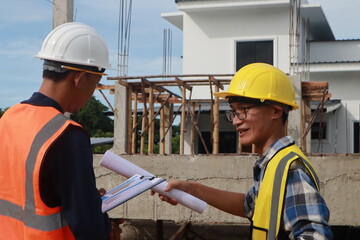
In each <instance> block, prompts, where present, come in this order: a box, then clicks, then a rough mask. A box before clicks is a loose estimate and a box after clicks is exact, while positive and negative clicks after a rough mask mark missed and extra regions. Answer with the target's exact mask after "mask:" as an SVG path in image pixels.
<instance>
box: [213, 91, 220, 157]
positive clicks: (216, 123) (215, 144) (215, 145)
mask: <svg viewBox="0 0 360 240" xmlns="http://www.w3.org/2000/svg"><path fill="white" fill-rule="evenodd" d="M215 91H216V92H219V87H218V86H217V85H215ZM212 112H213V115H214V116H213V120H214V130H213V149H212V153H213V154H217V153H219V97H215V98H214V105H213V111H212Z"/></svg>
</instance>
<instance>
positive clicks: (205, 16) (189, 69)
mask: <svg viewBox="0 0 360 240" xmlns="http://www.w3.org/2000/svg"><path fill="white" fill-rule="evenodd" d="M287 10H288V9H287V8H266V9H246V10H242V9H235V10H224V11H209V12H191V13H185V14H184V27H183V32H184V38H183V44H184V47H183V49H184V52H183V53H184V55H183V57H184V64H183V73H184V74H195V73H207V74H211V73H213V74H220V73H234V72H235V71H236V69H235V67H236V65H235V57H236V56H235V50H236V41H253V40H274V64H275V65H276V66H278V67H280V68H281V69H282V70H283V71H285V72H288V69H289V64H288V62H289V55H288V54H289V37H288V28H289V26H288V25H289V24H288V22H289V21H288V19H289V15H288V11H287ZM282 59H283V60H282Z"/></svg>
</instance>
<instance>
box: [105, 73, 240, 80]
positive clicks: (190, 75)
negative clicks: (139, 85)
mask: <svg viewBox="0 0 360 240" xmlns="http://www.w3.org/2000/svg"><path fill="white" fill-rule="evenodd" d="M209 75H212V76H217V77H233V76H234V74H233V73H231V74H182V75H145V76H121V77H107V80H133V79H141V78H162V79H164V78H175V77H208V76H209Z"/></svg>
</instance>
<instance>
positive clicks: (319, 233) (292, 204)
mask: <svg viewBox="0 0 360 240" xmlns="http://www.w3.org/2000/svg"><path fill="white" fill-rule="evenodd" d="M292 144H294V140H293V139H292V138H291V137H290V136H287V137H283V138H281V139H279V140H277V141H276V142H274V143H273V144H272V145H271V146H270V147H269V148H268V149H267V150H266V152H265V154H264V155H263V156H261V158H260V159H258V160H257V161H256V163H255V166H254V185H253V186H252V188H251V189H250V190H249V192H248V193H247V194H246V197H245V203H244V207H245V213H246V216H247V217H248V218H249V219H251V218H252V216H253V214H254V205H255V196H257V195H258V193H259V187H260V179H262V178H263V176H264V172H265V168H266V165H267V164H268V162H269V161H270V160H271V159H272V158H273V157H274V155H275V154H276V153H277V152H278V151H279V150H281V149H283V148H285V147H287V146H290V145H292ZM329 216H330V213H329V209H328V208H327V206H326V203H325V201H324V199H323V198H322V197H321V195H320V193H319V192H318V191H317V189H316V186H315V184H314V182H313V181H312V179H310V178H309V176H308V175H307V174H306V173H305V172H304V171H303V170H302V169H301V168H295V169H291V170H290V171H289V174H288V179H287V186H286V196H285V204H284V209H283V218H282V221H281V228H282V229H283V230H284V231H285V232H286V233H287V234H288V236H289V238H290V239H306V240H310V239H316V240H322V239H332V238H333V236H332V233H331V230H330V226H329V224H328V221H329Z"/></svg>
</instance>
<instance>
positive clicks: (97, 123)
mask: <svg viewBox="0 0 360 240" xmlns="http://www.w3.org/2000/svg"><path fill="white" fill-rule="evenodd" d="M107 110H108V107H107V106H105V105H103V104H102V103H101V102H100V101H99V100H97V99H96V98H95V97H91V99H90V101H89V102H88V103H87V104H86V105H85V106H84V107H83V108H82V109H81V110H80V111H79V112H78V113H75V114H73V115H72V116H71V118H72V119H73V120H74V121H76V122H78V123H79V124H81V125H82V126H83V127H84V128H85V129H86V131H87V132H88V133H89V135H90V137H113V136H114V120H112V119H111V118H109V117H108V116H106V115H105V114H104V112H106V111H107ZM111 147H112V145H109V144H107V145H101V146H94V147H93V152H94V153H104V152H105V151H106V150H108V149H110V148H111Z"/></svg>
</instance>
